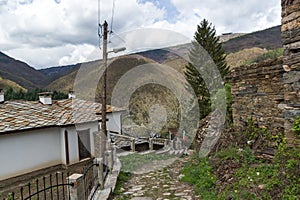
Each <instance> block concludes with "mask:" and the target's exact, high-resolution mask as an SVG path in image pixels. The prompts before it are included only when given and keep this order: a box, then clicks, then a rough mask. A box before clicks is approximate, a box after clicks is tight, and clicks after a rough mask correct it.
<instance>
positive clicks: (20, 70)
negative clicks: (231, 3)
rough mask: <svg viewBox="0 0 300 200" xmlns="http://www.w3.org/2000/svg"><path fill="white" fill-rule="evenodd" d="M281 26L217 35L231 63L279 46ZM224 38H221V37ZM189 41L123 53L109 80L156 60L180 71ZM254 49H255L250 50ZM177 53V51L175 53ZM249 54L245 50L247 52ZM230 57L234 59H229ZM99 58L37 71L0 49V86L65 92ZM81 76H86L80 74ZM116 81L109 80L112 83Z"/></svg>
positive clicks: (111, 70) (96, 63)
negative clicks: (167, 46) (182, 56)
mask: <svg viewBox="0 0 300 200" xmlns="http://www.w3.org/2000/svg"><path fill="white" fill-rule="evenodd" d="M280 34H281V33H280V26H276V27H272V28H269V29H266V30H262V31H257V32H253V33H250V34H233V35H232V37H231V38H230V39H229V40H227V39H225V37H227V38H228V35H227V36H220V37H221V40H222V41H224V42H223V47H224V48H225V50H226V53H227V54H228V55H229V54H231V62H233V64H232V63H231V64H232V65H234V64H235V62H236V63H237V61H236V60H235V59H232V57H235V56H236V57H238V56H239V57H241V55H245V54H242V53H241V51H247V50H248V49H252V50H251V51H255V53H254V54H253V56H254V57H255V56H259V55H261V54H263V53H265V52H267V51H269V50H273V49H277V48H281V47H282V43H281V36H280ZM222 37H223V39H222ZM190 45H191V44H184V45H179V46H174V47H169V48H165V49H156V50H149V51H144V52H139V53H136V54H131V55H127V56H123V57H121V58H120V60H119V61H118V63H115V65H122V67H120V66H115V67H111V69H109V70H108V71H109V72H108V82H109V81H112V82H115V81H117V80H116V77H121V76H122V74H124V73H126V72H127V71H128V70H130V69H132V68H133V67H135V66H136V64H141V63H152V62H158V63H161V64H164V65H168V66H170V67H172V68H174V69H176V70H177V71H179V72H183V68H184V66H185V64H186V61H185V60H183V59H182V58H180V56H178V55H177V54H176V53H178V52H179V54H180V55H183V54H184V55H188V49H189V47H190ZM253 49H254V50H253ZM248 51H249V50H248ZM174 52H176V53H174ZM246 54H247V55H248V53H246ZM238 59H239V60H243V59H244V60H247V59H249V58H238ZM232 60H233V61H232ZM99 65H101V61H100V60H98V61H93V62H88V63H78V64H74V65H68V66H57V67H51V68H47V69H41V70H37V69H34V68H33V67H31V66H29V65H28V64H26V63H25V62H22V61H19V60H16V59H14V58H11V57H9V56H7V55H5V54H4V53H2V52H0V87H2V88H7V87H13V88H15V89H24V90H26V89H34V88H48V89H50V90H61V91H65V92H66V91H67V90H70V89H72V86H73V82H74V80H75V77H76V74H77V72H78V70H79V69H80V67H81V66H85V67H89V66H94V67H96V66H99ZM82 78H83V79H85V78H88V77H82ZM114 84H115V83H111V86H113V85H114Z"/></svg>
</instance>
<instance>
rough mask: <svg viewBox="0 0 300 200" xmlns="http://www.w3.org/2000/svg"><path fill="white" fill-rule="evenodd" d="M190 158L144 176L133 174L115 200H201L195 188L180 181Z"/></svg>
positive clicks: (183, 158) (181, 159)
mask: <svg viewBox="0 0 300 200" xmlns="http://www.w3.org/2000/svg"><path fill="white" fill-rule="evenodd" d="M188 160H189V156H185V157H182V158H178V159H177V160H176V161H175V162H173V163H172V164H171V165H169V166H167V167H165V168H163V169H159V170H155V171H152V172H148V173H144V174H133V175H132V176H131V178H130V180H129V181H128V182H127V183H125V184H124V185H123V187H122V188H121V192H122V193H121V194H120V195H119V196H115V197H114V198H113V199H120V200H121V199H128V200H168V199H169V200H177V199H178V200H199V199H200V198H199V196H195V194H194V191H193V188H192V187H191V186H190V185H188V184H186V183H183V182H181V181H180V179H181V178H182V176H183V175H182V174H180V171H181V169H182V166H183V164H184V163H185V162H187V161H188Z"/></svg>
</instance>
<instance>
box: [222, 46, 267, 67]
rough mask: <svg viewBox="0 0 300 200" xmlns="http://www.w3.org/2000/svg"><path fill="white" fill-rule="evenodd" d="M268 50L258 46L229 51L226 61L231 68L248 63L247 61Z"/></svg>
mask: <svg viewBox="0 0 300 200" xmlns="http://www.w3.org/2000/svg"><path fill="white" fill-rule="evenodd" d="M267 52H268V50H266V49H262V48H258V47H252V48H250V49H243V50H240V51H238V52H234V53H229V54H228V55H227V57H226V62H227V64H228V65H229V66H230V68H234V67H239V66H241V65H243V64H246V62H247V61H250V60H253V59H255V58H257V57H258V56H261V55H263V54H265V53H267Z"/></svg>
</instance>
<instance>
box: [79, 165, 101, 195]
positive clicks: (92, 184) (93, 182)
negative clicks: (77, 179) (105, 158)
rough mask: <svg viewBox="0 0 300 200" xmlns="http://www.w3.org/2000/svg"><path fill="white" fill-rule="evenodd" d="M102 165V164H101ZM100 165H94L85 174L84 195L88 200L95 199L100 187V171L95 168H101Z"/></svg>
mask: <svg viewBox="0 0 300 200" xmlns="http://www.w3.org/2000/svg"><path fill="white" fill-rule="evenodd" d="M101 164H102V163H101ZM99 165H100V164H99V163H94V164H92V165H90V166H89V167H87V168H86V169H85V170H84V173H83V181H84V193H85V197H87V198H88V197H89V198H88V199H93V197H94V194H95V192H96V191H97V189H98V188H99V187H100V183H99V181H98V170H97V168H95V167H99Z"/></svg>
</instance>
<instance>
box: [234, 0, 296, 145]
mask: <svg viewBox="0 0 300 200" xmlns="http://www.w3.org/2000/svg"><path fill="white" fill-rule="evenodd" d="M281 6H282V26H281V31H282V43H283V47H284V55H283V58H281V59H277V60H274V61H267V62H264V63H259V64H254V65H251V66H242V67H240V68H237V69H233V70H232V71H231V74H230V80H231V87H232V95H233V99H234V102H233V106H232V107H233V118H234V126H235V128H236V130H237V131H243V130H245V128H246V127H245V126H246V121H247V119H249V118H250V117H252V118H253V119H254V120H255V121H256V122H257V123H258V125H259V126H260V127H265V128H267V129H268V130H269V131H271V132H272V133H275V134H276V133H279V132H280V133H285V135H286V137H287V138H288V141H290V142H292V141H294V139H295V135H294V133H293V132H292V131H291V128H292V126H293V120H294V119H295V117H296V116H300V0H282V1H281Z"/></svg>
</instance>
